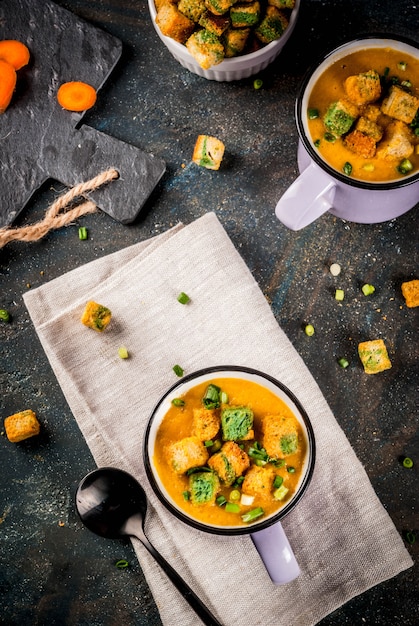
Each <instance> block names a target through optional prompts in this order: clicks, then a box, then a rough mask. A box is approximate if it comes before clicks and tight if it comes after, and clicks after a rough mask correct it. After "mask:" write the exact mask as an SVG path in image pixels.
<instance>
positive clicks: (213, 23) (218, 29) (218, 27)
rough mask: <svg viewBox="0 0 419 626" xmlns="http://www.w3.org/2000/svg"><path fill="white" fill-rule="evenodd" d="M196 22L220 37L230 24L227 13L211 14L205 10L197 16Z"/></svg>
mask: <svg viewBox="0 0 419 626" xmlns="http://www.w3.org/2000/svg"><path fill="white" fill-rule="evenodd" d="M198 24H199V25H200V26H202V28H205V29H206V30H208V31H209V32H210V33H214V35H217V37H220V35H222V34H223V33H224V32H225V31H226V30H227V28H228V27H229V26H230V18H229V17H228V15H213V14H212V13H211V12H210V11H205V13H203V14H202V15H201V17H200V18H199V21H198Z"/></svg>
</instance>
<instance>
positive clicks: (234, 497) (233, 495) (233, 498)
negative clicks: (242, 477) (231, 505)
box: [230, 489, 241, 502]
mask: <svg viewBox="0 0 419 626" xmlns="http://www.w3.org/2000/svg"><path fill="white" fill-rule="evenodd" d="M240 496H241V493H240V491H239V490H238V489H233V491H230V500H231V501H232V502H237V501H238V500H240Z"/></svg>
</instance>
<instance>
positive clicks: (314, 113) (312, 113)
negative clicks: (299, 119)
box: [308, 109, 319, 120]
mask: <svg viewBox="0 0 419 626" xmlns="http://www.w3.org/2000/svg"><path fill="white" fill-rule="evenodd" d="M318 117H319V110H318V109H309V110H308V119H309V120H316V119H317V118H318Z"/></svg>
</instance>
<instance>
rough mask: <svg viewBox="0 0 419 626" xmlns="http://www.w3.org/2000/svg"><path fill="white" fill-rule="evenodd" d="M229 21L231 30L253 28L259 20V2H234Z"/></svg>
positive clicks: (255, 0) (256, 0)
mask: <svg viewBox="0 0 419 626" xmlns="http://www.w3.org/2000/svg"><path fill="white" fill-rule="evenodd" d="M230 19H231V25H232V26H233V28H247V27H249V26H255V25H256V24H257V23H258V22H259V20H260V2H258V0H254V1H253V2H236V3H235V5H234V6H232V7H231V9H230Z"/></svg>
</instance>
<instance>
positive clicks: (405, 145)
mask: <svg viewBox="0 0 419 626" xmlns="http://www.w3.org/2000/svg"><path fill="white" fill-rule="evenodd" d="M412 135H413V133H412V132H411V130H410V129H409V127H408V126H406V124H405V123H404V122H400V121H397V120H396V121H394V122H391V123H390V124H389V125H388V126H387V128H386V130H385V134H384V138H383V140H382V141H381V142H380V144H379V146H378V148H377V157H379V158H380V159H385V160H386V161H392V160H395V161H400V160H401V159H408V158H409V157H410V156H411V155H412V154H413V150H414V146H413V143H412V140H413V138H412Z"/></svg>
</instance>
